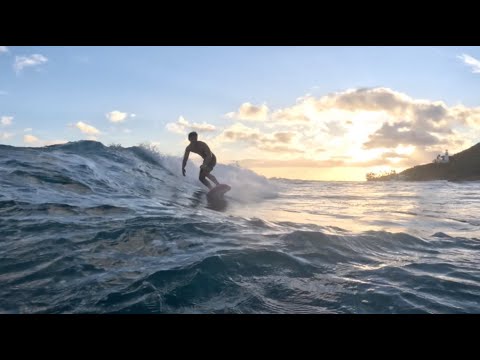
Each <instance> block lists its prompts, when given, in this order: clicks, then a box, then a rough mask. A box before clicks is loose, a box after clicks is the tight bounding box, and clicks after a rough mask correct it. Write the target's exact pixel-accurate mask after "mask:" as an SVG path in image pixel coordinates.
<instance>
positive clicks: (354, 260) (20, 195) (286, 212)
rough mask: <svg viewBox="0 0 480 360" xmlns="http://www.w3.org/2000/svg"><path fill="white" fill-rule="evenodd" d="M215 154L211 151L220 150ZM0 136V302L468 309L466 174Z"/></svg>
mask: <svg viewBox="0 0 480 360" xmlns="http://www.w3.org/2000/svg"><path fill="white" fill-rule="evenodd" d="M219 161H220V162H221V160H220V159H219ZM197 174H198V167H197V166H195V164H193V163H192V162H189V164H188V166H187V175H188V176H187V177H183V176H182V175H181V159H180V158H173V157H168V156H161V155H159V154H158V153H156V152H154V151H152V149H146V148H142V147H132V148H121V147H105V146H103V145H102V144H100V143H98V142H93V141H82V142H76V143H69V144H66V145H55V146H50V147H45V148H16V147H10V146H0V184H1V189H2V191H1V193H0V313H479V312H480V305H479V301H478V299H479V298H480V267H479V265H478V264H479V263H480V255H479V251H480V240H479V239H480V220H478V219H479V218H480V217H479V214H480V196H479V193H480V183H475V182H472V183H449V182H424V183H394V182H390V183H367V182H308V181H291V180H267V179H265V178H263V177H261V176H259V175H256V174H255V173H253V172H251V171H249V170H246V169H242V168H239V167H235V166H227V165H222V164H219V165H218V166H217V167H216V168H215V171H214V174H215V175H216V176H217V178H218V179H219V180H220V181H221V182H223V183H228V184H230V185H231V186H232V190H231V191H230V192H229V193H227V195H226V197H225V202H221V203H218V202H216V203H209V202H207V199H206V196H205V195H206V191H205V189H203V188H202V186H203V185H201V184H200V183H199V182H198V180H197Z"/></svg>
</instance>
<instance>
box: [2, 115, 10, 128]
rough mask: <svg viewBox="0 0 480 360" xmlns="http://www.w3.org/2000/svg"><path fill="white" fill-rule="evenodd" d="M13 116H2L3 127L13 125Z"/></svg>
mask: <svg viewBox="0 0 480 360" xmlns="http://www.w3.org/2000/svg"><path fill="white" fill-rule="evenodd" d="M12 120H13V116H2V117H1V119H0V122H1V123H2V126H8V125H12Z"/></svg>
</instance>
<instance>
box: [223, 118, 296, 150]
mask: <svg viewBox="0 0 480 360" xmlns="http://www.w3.org/2000/svg"><path fill="white" fill-rule="evenodd" d="M295 138H296V134H295V133H293V132H288V131H278V132H272V133H262V132H261V131H260V130H259V129H258V128H250V127H248V126H245V125H243V124H241V123H236V124H234V125H232V126H230V127H228V128H227V129H225V130H224V131H223V132H222V133H221V134H220V135H218V136H217V137H216V138H215V141H216V142H219V143H234V142H241V143H245V144H247V145H250V146H253V147H256V148H258V149H259V150H264V151H269V152H278V153H280V152H286V153H289V152H290V153H298V152H302V151H303V149H302V148H301V145H300V144H298V143H296V142H295V141H294V139H295Z"/></svg>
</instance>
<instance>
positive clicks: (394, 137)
mask: <svg viewBox="0 0 480 360" xmlns="http://www.w3.org/2000/svg"><path fill="white" fill-rule="evenodd" d="M439 143H440V139H439V138H437V137H435V136H433V135H431V134H429V133H428V132H425V131H416V130H412V129H411V128H410V123H407V122H399V123H396V124H394V125H389V124H388V123H386V124H383V126H382V127H381V128H380V129H379V130H378V131H376V132H375V133H373V134H372V135H370V137H369V141H367V142H366V143H365V144H364V147H365V148H366V149H373V148H377V147H384V148H393V147H396V146H397V145H398V144H401V145H416V146H427V145H435V144H439Z"/></svg>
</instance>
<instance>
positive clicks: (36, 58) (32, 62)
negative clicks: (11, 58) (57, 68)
mask: <svg viewBox="0 0 480 360" xmlns="http://www.w3.org/2000/svg"><path fill="white" fill-rule="evenodd" d="M47 61H48V59H47V58H46V57H45V56H43V55H40V54H33V55H30V56H15V62H14V63H13V68H14V69H15V71H16V72H17V73H19V72H20V71H22V70H23V69H24V68H26V67H33V66H38V65H41V64H44V63H46V62H47Z"/></svg>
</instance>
